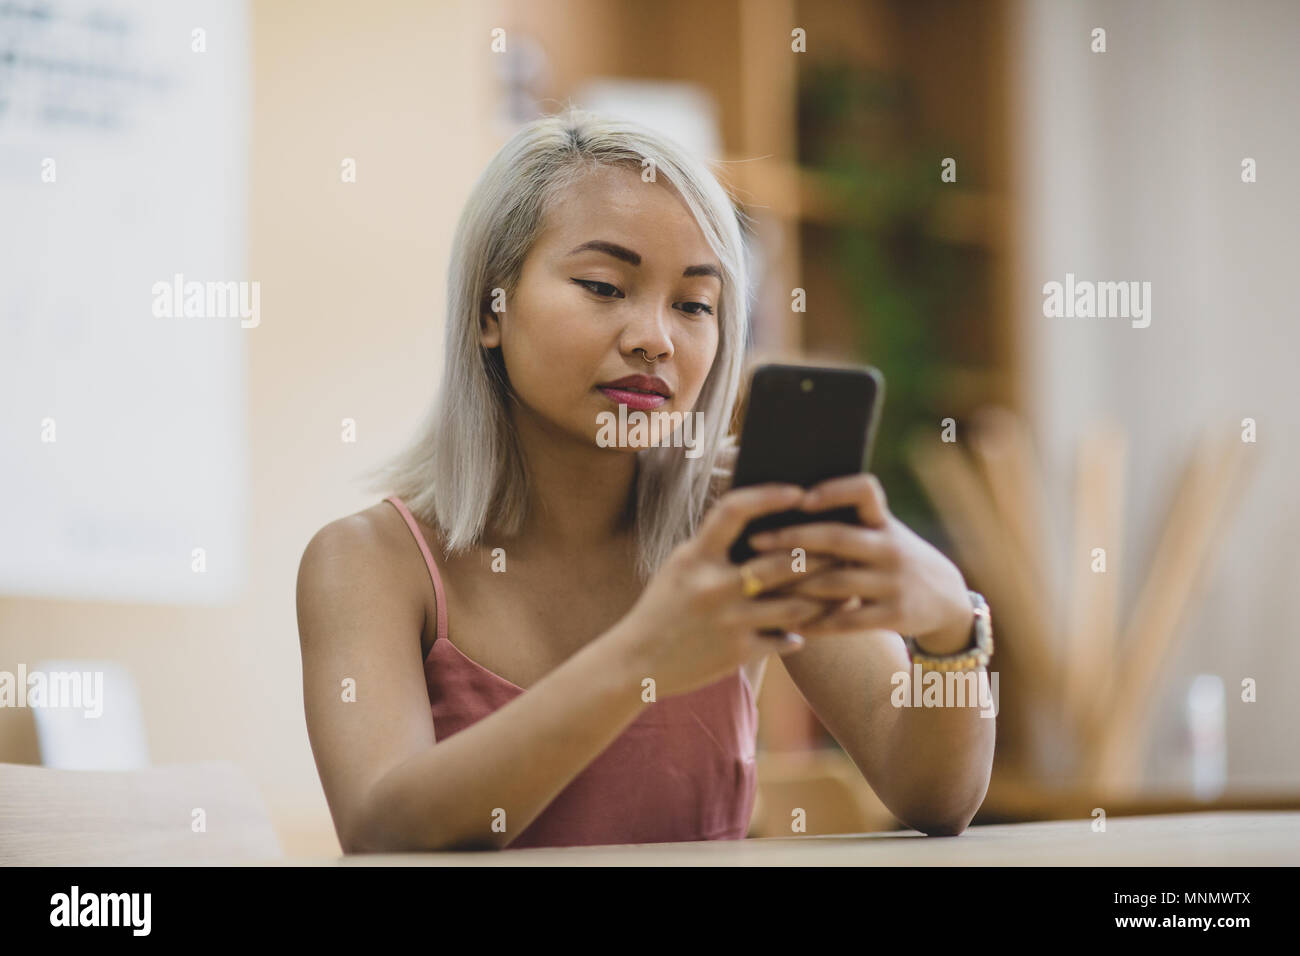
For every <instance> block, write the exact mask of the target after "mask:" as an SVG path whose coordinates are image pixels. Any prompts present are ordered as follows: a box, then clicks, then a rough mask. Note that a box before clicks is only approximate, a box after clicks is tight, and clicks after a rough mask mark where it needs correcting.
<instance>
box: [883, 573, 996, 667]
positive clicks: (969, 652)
mask: <svg viewBox="0 0 1300 956" xmlns="http://www.w3.org/2000/svg"><path fill="white" fill-rule="evenodd" d="M967 593H968V594H969V595H970V600H971V604H972V605H973V606H974V608H975V620H974V621H973V622H972V624H971V640H970V644H969V645H968V646H967V647H965V648H964V649H962V650H960V651H957V652H956V653H955V654H927V653H926V652H925V651H923V650H921V648H920V646H919V645H918V644H917V643H916V638H914V637H904V638H903V643H905V644H906V645H907V656H908V657H910V658H911V659H912V662H913V663H916V664H920V665H921V671H922V672H925V671H969V670H975V669H976V668H979V667H987V666H988V663H989V658H990V657H992V656H993V617H992V615H991V614H990V612H989V602H988V601H986V600H984V595H982V594H980V593H979V592H978V591H968V592H967Z"/></svg>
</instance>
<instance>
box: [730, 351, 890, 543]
mask: <svg viewBox="0 0 1300 956" xmlns="http://www.w3.org/2000/svg"><path fill="white" fill-rule="evenodd" d="M883 395H884V378H883V376H882V375H881V374H880V372H879V371H878V370H877V369H874V368H870V367H866V366H864V367H861V368H818V367H813V366H802V365H762V366H760V367H759V368H758V369H756V370H755V372H754V377H753V382H752V384H751V386H750V393H749V407H748V409H747V410H746V413H745V424H744V426H743V428H742V429H741V433H740V453H739V456H738V457H737V459H736V471H735V477H734V481H733V483H732V487H733V488H740V487H744V486H747V485H760V484H767V483H770V482H779V483H784V484H795V485H800V486H802V487H804V488H811V487H812V486H813V485H816V484H820V483H821V482H823V481H825V480H827V479H828V478H838V477H840V476H842V475H853V474H857V473H859V472H862V471H865V470H867V469H868V468H869V467H870V464H871V446H872V442H873V440H874V437H875V430H876V421H877V419H878V416H879V414H880V405H881V400H882V398H883ZM811 521H845V522H848V523H850V524H857V523H859V522H858V517H857V512H856V511H855V510H854V509H853V508H836V509H833V510H831V511H825V512H820V513H810V512H804V511H783V512H778V513H775V514H770V515H764V516H762V517H760V518H756V519H755V520H753V521H751V522H750V523H749V525H748V526H746V528H745V530H744V531H743V532H742V533H741V535H740V537H739V538H737V539H736V541H735V543H734V544H733V545H732V547H731V552H730V557H731V560H732V562H733V563H736V564H739V563H741V562H744V561H748V560H749V559H750V558H752V557H754V551H753V549H752V548H750V547H749V543H748V539H749V537H750V536H751V535H753V534H757V533H758V532H759V531H767V530H770V529H773V528H785V527H789V526H790V525H795V524H804V523H807V522H811Z"/></svg>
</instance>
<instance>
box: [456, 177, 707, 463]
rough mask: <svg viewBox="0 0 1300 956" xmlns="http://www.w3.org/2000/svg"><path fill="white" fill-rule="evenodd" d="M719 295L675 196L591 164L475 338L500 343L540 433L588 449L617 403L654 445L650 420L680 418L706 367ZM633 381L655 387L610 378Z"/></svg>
mask: <svg viewBox="0 0 1300 956" xmlns="http://www.w3.org/2000/svg"><path fill="white" fill-rule="evenodd" d="M721 293H722V280H721V270H720V267H719V265H718V261H717V258H716V257H715V256H714V255H713V252H712V250H711V249H710V248H709V245H708V242H707V241H705V238H704V235H703V233H702V232H701V231H700V228H699V226H698V225H696V223H695V219H694V218H693V217H692V216H691V214H690V211H689V210H688V209H687V208H686V205H685V204H684V203H683V202H682V200H681V199H680V198H679V196H678V195H677V193H676V191H675V190H674V189H673V188H672V187H671V186H668V185H666V184H660V183H647V182H643V181H642V179H641V176H640V174H639V172H637V171H636V170H633V169H630V168H627V167H600V168H598V169H597V170H596V171H594V172H592V173H590V174H588V175H586V176H585V177H584V178H582V179H580V180H579V181H577V182H576V183H574V184H573V185H572V186H570V187H568V188H567V189H566V190H564V191H563V192H562V194H560V195H559V196H557V197H556V201H555V202H554V203H553V205H552V206H551V211H550V213H549V214H548V216H547V220H546V222H545V224H544V227H543V231H542V233H541V235H540V236H539V237H538V239H537V241H536V242H535V243H534V244H533V247H532V249H531V250H530V251H529V253H528V256H527V258H526V259H525V261H524V264H523V268H522V271H521V274H520V278H519V283H518V287H517V289H516V290H515V293H514V295H513V296H512V297H511V298H509V299H508V301H506V303H505V310H504V311H503V312H502V313H500V314H499V315H498V314H495V313H488V314H487V315H486V316H485V325H484V328H483V332H482V337H481V340H482V342H483V344H484V345H485V346H487V347H488V348H495V347H497V346H500V348H501V352H502V356H503V358H504V361H505V366H506V371H507V374H508V375H509V378H510V382H511V385H512V386H513V388H514V391H515V393H516V394H517V395H518V396H519V400H520V401H521V402H522V403H523V405H524V406H525V409H526V410H527V411H529V412H531V413H533V414H534V415H536V416H538V417H539V418H540V419H541V420H542V421H543V422H544V423H546V424H547V425H550V426H553V427H558V428H559V429H561V430H562V431H563V432H565V433H567V434H570V435H572V436H574V437H578V438H581V439H582V440H584V441H585V442H587V443H592V442H595V441H596V440H597V436H598V432H599V431H600V424H601V422H600V419H599V418H598V416H599V415H600V413H601V412H612V413H614V414H615V415H618V413H619V404H620V403H622V404H626V405H627V406H628V414H629V415H631V414H632V413H633V412H634V411H637V410H640V411H644V412H646V413H647V416H648V419H650V420H651V421H650V422H649V424H650V425H651V428H650V429H649V431H650V433H651V434H653V436H654V437H653V438H652V441H655V442H660V443H662V442H663V441H664V440H665V437H666V436H667V435H668V434H670V432H669V430H668V429H666V428H665V429H664V431H663V432H659V431H658V430H656V429H655V428H654V427H653V426H654V425H655V424H657V423H656V422H655V421H654V420H655V419H656V418H657V416H656V415H655V414H654V413H656V412H669V413H671V412H689V411H691V410H692V409H693V408H694V407H695V402H696V399H697V398H698V397H699V394H700V390H701V389H702V387H703V385H704V380H705V378H706V377H707V375H708V373H709V369H710V368H711V367H712V365H713V358H714V355H715V354H716V353H717V349H718V310H719V307H720V301H721ZM648 360H653V363H651V362H650V361H648ZM636 375H644V376H649V377H654V378H657V379H659V381H658V382H645V381H641V382H632V383H628V382H622V381H621V380H623V379H627V378H628V377H629V376H636ZM620 384H621V385H623V386H624V387H623V388H617V387H611V386H616V385H620ZM641 388H650V389H653V390H655V391H657V392H659V393H660V394H659V395H653V394H652V395H647V394H641V393H640V392H638V391H634V389H641ZM665 421H671V419H665ZM605 434H606V435H608V431H606V432H605ZM694 434H696V435H698V434H699V430H698V429H696V430H695V431H694Z"/></svg>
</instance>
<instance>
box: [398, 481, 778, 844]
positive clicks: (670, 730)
mask: <svg viewBox="0 0 1300 956" xmlns="http://www.w3.org/2000/svg"><path fill="white" fill-rule="evenodd" d="M384 500H385V501H390V502H392V503H393V505H394V506H395V507H396V508H397V510H398V511H399V512H401V515H402V518H403V519H404V520H405V521H406V526H407V527H408V528H410V529H411V534H413V535H414V536H415V541H416V543H417V544H418V545H419V546H420V552H421V553H422V554H423V555H424V563H425V565H427V566H428V568H429V577H430V578H432V579H433V590H434V595H435V597H436V598H437V602H438V610H437V614H438V622H437V627H438V630H437V637H436V638H435V639H434V642H433V646H432V647H431V648H430V650H429V656H428V657H427V658H426V659H425V661H424V678H425V683H426V684H427V686H428V689H429V705H430V708H431V710H432V714H433V725H434V738H435V740H443V739H445V738H447V737H450V736H451V735H452V734H455V733H459V732H460V731H462V730H464V729H465V728H466V727H468V726H470V725H471V724H473V723H474V722H475V721H478V720H482V719H483V718H484V717H486V716H487V715H488V714H490V713H492V712H493V711H494V710H496V709H498V708H499V707H502V706H504V705H505V704H507V703H509V702H510V701H511V700H513V699H514V698H515V697H517V696H518V695H520V694H523V693H527V691H525V690H524V689H523V688H521V687H519V686H517V685H515V684H512V683H511V682H510V681H508V680H506V679H505V678H504V677H499V676H497V675H496V674H494V673H492V672H491V671H489V670H488V669H487V668H485V667H483V666H482V665H480V664H478V663H476V662H475V661H473V660H471V659H470V658H468V657H466V656H465V655H464V654H462V653H461V652H460V650H459V649H458V648H457V647H456V646H455V645H454V644H452V643H451V641H450V640H449V639H448V638H447V602H446V600H444V598H443V590H442V579H441V577H440V576H439V574H438V568H437V565H436V564H435V563H434V560H433V554H432V553H431V552H430V550H429V545H428V544H427V543H426V541H425V540H424V535H423V534H422V533H421V532H420V527H419V525H418V524H417V523H416V521H415V518H414V517H413V516H412V515H411V512H410V510H409V509H408V508H407V507H406V504H405V503H404V502H403V501H402V500H401V499H400V498H398V497H397V496H396V495H390V496H389V497H388V498H386V499H384ZM757 731H758V706H757V704H756V703H755V701H754V694H753V689H752V688H751V687H750V686H749V678H748V677H746V676H745V672H744V670H743V669H740V668H738V669H737V670H736V673H735V674H733V675H731V676H730V677H726V678H724V679H722V680H720V681H718V682H716V683H714V684H710V685H709V686H707V687H701V688H699V689H698V690H694V691H691V692H690V693H687V694H678V695H674V696H672V697H666V698H662V699H660V700H659V701H657V702H656V703H655V704H654V705H653V706H650V707H647V708H646V709H644V710H643V711H642V712H641V713H640V714H639V715H638V716H637V718H636V719H635V720H634V721H633V722H632V723H631V724H629V725H628V727H627V728H626V729H625V730H624V731H623V733H622V734H621V735H619V736H618V737H616V738H615V739H614V741H613V742H612V743H611V744H610V745H609V746H608V747H606V748H605V750H604V751H603V752H601V753H600V754H599V755H598V756H597V757H596V758H595V759H594V760H593V761H592V762H591V763H590V764H588V765H587V767H586V769H584V770H583V771H582V772H581V773H580V774H578V776H577V777H575V778H574V779H573V780H572V781H570V783H569V785H568V786H567V787H565V788H564V789H563V790H561V791H560V793H559V794H558V795H557V796H556V797H555V799H554V800H552V801H551V802H550V804H548V805H547V807H546V809H545V810H543V811H542V812H541V814H539V815H538V817H537V818H536V819H535V820H533V822H532V823H531V824H529V825H528V827H527V828H526V829H524V830H523V831H522V832H521V833H520V834H519V836H518V837H516V838H515V839H514V840H512V841H511V842H510V844H509V847H508V848H509V849H512V850H513V849H521V848H523V847H538V846H587V845H592V844H605V843H673V842H679V841H686V840H740V839H743V838H744V837H745V834H746V833H747V832H748V829H749V820H750V815H751V814H752V812H753V809H754V795H755V792H756V789H757V769H756V765H755V760H754V753H755V742H756V736H757Z"/></svg>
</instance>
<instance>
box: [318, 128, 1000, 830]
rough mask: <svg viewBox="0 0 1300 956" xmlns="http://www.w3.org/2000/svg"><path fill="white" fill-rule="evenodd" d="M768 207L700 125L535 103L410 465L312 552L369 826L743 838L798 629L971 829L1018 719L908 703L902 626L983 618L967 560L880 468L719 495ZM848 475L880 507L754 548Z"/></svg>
mask: <svg viewBox="0 0 1300 956" xmlns="http://www.w3.org/2000/svg"><path fill="white" fill-rule="evenodd" d="M739 215H740V214H739V213H738V212H737V210H736V209H735V207H734V206H733V204H732V203H731V201H730V200H729V198H728V196H727V194H726V192H725V191H724V190H723V189H722V187H721V186H720V185H719V183H718V182H717V180H716V179H715V178H714V177H713V175H712V174H711V173H710V172H709V170H708V169H707V167H706V166H704V165H703V164H701V163H700V162H699V161H698V160H696V159H694V158H692V157H691V156H690V155H688V154H686V153H685V152H684V151H682V150H681V149H680V148H679V147H677V146H676V145H674V144H672V143H671V142H668V141H665V140H664V139H662V138H661V137H659V136H657V135H655V134H653V133H651V132H650V131H647V130H644V129H641V128H639V127H636V126H634V125H632V124H627V123H622V122H616V121H612V120H609V119H606V118H602V117H599V116H596V115H593V114H587V113H582V112H578V111H570V112H569V113H566V114H564V115H561V116H557V117H548V118H543V119H540V120H538V121H536V122H534V123H531V124H529V125H528V126H526V127H525V128H523V129H522V130H520V131H519V132H518V133H517V134H516V135H515V136H514V137H513V138H512V139H511V140H510V142H508V143H507V144H506V145H505V146H504V147H503V148H502V149H501V151H500V152H499V153H498V154H497V155H496V157H495V158H494V159H493V160H492V161H491V163H490V164H489V166H488V168H487V170H486V171H485V173H484V174H483V176H482V177H481V179H480V181H479V182H478V184H477V185H476V187H475V189H474V191H473V194H472V195H471V197H470V199H469V201H468V204H467V206H466V208H465V211H464V213H463V215H462V217H461V220H460V223H459V226H458V231H457V235H456V239H455V244H454V252H453V255H452V262H451V268H450V274H449V291H448V314H447V339H446V350H445V367H444V372H443V377H442V381H441V387H440V391H439V395H438V398H437V401H436V403H435V405H434V407H433V409H432V411H431V413H430V415H429V418H428V420H427V423H426V424H425V426H424V427H423V429H422V431H421V434H420V435H419V437H418V440H417V441H416V442H414V444H413V445H412V447H411V448H410V450H409V451H408V452H406V453H405V454H404V455H402V456H401V457H400V458H399V459H398V460H397V461H395V462H394V463H393V465H392V466H391V467H390V468H389V469H387V470H386V471H385V472H383V474H382V476H381V484H380V485H379V487H382V488H385V489H388V490H390V491H393V492H394V494H392V495H390V496H389V497H388V498H386V499H385V500H384V501H381V502H379V503H378V504H376V505H375V506H373V507H371V508H368V509H366V510H365V511H362V512H359V513H357V514H354V515H351V516H348V517H345V518H341V519H339V520H337V521H334V522H332V523H330V524H328V525H326V526H325V527H324V528H322V529H321V530H320V531H319V532H317V534H316V535H315V536H314V537H313V538H312V540H311V542H310V543H309V544H308V545H307V548H306V550H305V552H304V554H303V557H302V563H301V567H300V569H299V577H298V620H299V633H300V639H301V646H302V656H303V682H304V694H305V700H306V711H307V725H308V731H309V735H310V739H311V745H312V749H313V752H314V754H315V757H316V763H317V767H318V769H319V771H320V775H321V781H322V783H323V785H324V789H325V794H326V797H327V799H328V802H329V806H330V810H331V813H332V815H333V818H334V823H335V827H336V830H337V832H338V836H339V840H340V842H341V844H342V846H343V849H344V851H345V852H348V853H353V852H374V851H384V850H434V849H449V848H470V847H483V848H504V847H507V846H509V847H511V848H517V847H525V846H554V845H574V844H595V843H639V842H667V841H679V840H707V839H740V838H742V837H744V836H745V833H746V830H747V828H748V825H749V816H750V812H751V810H752V807H753V799H754V793H755V767H754V735H755V731H756V724H757V709H756V705H755V698H756V696H757V694H758V690H759V688H760V687H761V684H762V680H763V673H764V668H765V666H766V663H767V659H768V657H769V656H770V655H771V654H773V653H777V654H779V655H782V661H783V664H784V666H785V667H786V668H787V670H789V672H790V674H791V676H792V677H793V679H794V680H795V682H796V683H797V684H798V686H799V688H800V690H801V691H802V692H803V694H804V695H805V696H806V697H807V699H808V701H809V702H810V704H811V705H812V707H813V709H814V710H815V712H816V713H817V715H818V717H820V718H821V720H822V721H823V723H824V724H825V725H826V726H827V728H828V729H829V730H830V731H831V732H832V733H833V734H834V735H835V737H836V738H837V740H839V741H840V743H841V744H842V745H843V746H844V748H845V750H846V751H847V752H848V753H849V755H850V756H851V757H852V758H853V759H854V761H855V762H856V763H857V765H858V767H859V768H860V769H861V770H862V772H863V774H864V776H865V777H866V779H867V780H868V781H869V782H870V784H871V785H872V787H873V788H874V789H875V791H876V792H877V793H878V794H879V795H880V797H881V799H882V800H883V801H884V803H885V804H886V806H888V807H889V809H890V810H891V811H892V812H894V813H895V814H896V815H897V816H898V817H899V818H900V819H901V820H902V821H904V822H905V823H907V824H909V825H911V826H913V827H916V828H917V829H920V830H923V831H925V832H927V833H931V834H939V833H943V834H956V833H960V832H961V831H962V830H963V829H964V828H965V826H966V825H967V824H968V823H969V821H970V819H971V817H972V816H973V815H974V813H975V810H976V809H977V808H978V806H979V804H980V802H981V801H982V799H983V796H984V793H985V791H986V788H987V784H988V776H989V771H990V767H991V762H992V750H993V727H992V724H993V721H990V720H980V719H979V716H978V714H977V712H976V711H975V710H973V709H969V708H926V709H922V708H898V707H895V706H891V703H890V698H891V691H892V690H893V684H891V679H890V675H892V674H894V673H895V672H900V671H909V672H910V664H909V660H908V654H907V652H906V651H905V648H904V644H903V642H902V641H901V640H900V638H899V634H907V635H909V636H911V637H913V638H914V639H915V640H916V642H917V643H916V645H914V649H915V651H916V652H917V653H925V654H933V655H944V654H948V653H951V652H955V651H958V650H961V649H963V648H966V647H967V646H968V645H969V643H970V635H971V631H972V621H973V617H974V614H973V610H972V604H971V600H970V595H969V593H968V592H967V590H966V587H965V584H964V582H963V580H962V577H961V574H960V572H958V570H957V569H956V568H955V567H954V566H953V565H952V563H951V562H949V561H948V560H947V559H946V558H944V557H943V555H942V554H940V553H939V552H938V551H936V550H935V549H934V548H932V547H930V546H929V545H928V544H926V543H925V542H924V541H922V540H921V539H920V538H918V537H917V536H915V535H913V534H912V533H911V532H909V531H908V530H907V529H906V528H905V527H903V526H902V525H901V524H899V523H898V522H897V521H896V520H895V519H893V518H892V517H891V516H890V515H889V513H888V511H887V510H886V504H885V499H884V494H883V492H882V490H881V489H880V487H879V485H878V483H876V482H875V480H874V478H872V477H871V476H865V475H863V476H855V477H853V478H848V479H842V480H839V481H836V482H830V483H827V484H826V485H824V486H821V487H819V488H817V489H812V490H811V491H809V492H805V491H804V490H803V489H800V488H797V487H784V486H765V487H761V488H748V489H737V490H734V491H730V492H727V493H725V494H722V495H721V496H720V497H719V494H718V493H719V491H720V490H721V488H722V487H723V485H724V484H725V480H726V477H727V470H726V466H727V461H728V459H729V446H728V439H727V431H728V427H729V423H730V420H731V412H732V409H733V406H734V404H735V402H736V398H737V391H738V387H739V381H740V376H741V366H742V355H743V349H744V336H745V329H746V324H747V313H746V301H745V299H746V295H745V293H746V289H747V275H746V269H745V261H744V250H743V243H742V237H741V229H740V222H739V219H738V217H739ZM619 405H626V406H629V407H630V408H632V409H633V410H645V409H650V410H653V411H656V412H662V413H673V412H683V413H685V412H691V413H698V417H697V420H698V423H699V428H698V429H697V431H696V435H695V438H696V441H697V443H698V447H697V448H695V449H693V450H691V454H690V455H688V454H687V451H688V449H686V448H683V447H682V445H681V444H680V443H678V444H677V445H675V446H674V445H673V444H672V443H671V441H670V440H669V439H670V438H671V434H670V433H669V432H668V431H666V430H665V429H663V428H659V429H653V428H652V429H651V434H650V435H649V436H648V438H647V439H645V440H642V441H641V442H639V446H640V447H627V445H626V443H625V444H624V445H623V446H621V447H620V446H618V445H614V446H609V445H608V443H607V442H602V441H597V440H596V439H597V434H598V431H599V424H598V423H599V421H600V420H601V418H602V417H603V416H602V413H608V412H617V411H618V410H619ZM844 504H852V505H855V506H856V507H857V508H858V510H859V513H860V514H861V515H862V516H863V519H864V522H865V526H864V527H861V528H857V527H851V526H848V525H842V524H827V523H819V524H809V525H806V526H803V527H800V528H798V529H792V530H791V531H790V532H781V533H778V534H777V535H776V536H775V538H773V539H772V540H771V541H762V540H759V541H756V542H755V544H756V546H757V547H759V548H760V550H761V553H760V555H759V556H758V557H756V558H755V559H753V560H752V561H751V562H749V563H748V564H747V565H746V566H744V567H743V568H740V569H738V568H737V567H736V566H733V565H731V564H730V563H729V562H728V560H727V556H726V555H727V549H728V546H729V545H730V544H731V542H732V541H733V540H734V538H735V537H736V536H737V535H738V534H739V533H740V532H741V530H742V529H743V528H744V526H745V524H746V523H747V521H748V520H749V519H751V518H753V517H755V516H757V515H760V514H763V513H766V512H770V511H780V510H786V509H789V508H792V507H803V508H806V509H808V510H822V509H825V508H830V507H837V506H840V505H844ZM794 547H803V548H805V549H806V551H807V553H808V555H809V560H808V563H807V566H806V568H804V569H802V570H795V567H794V564H795V563H794V562H792V561H791V558H790V554H791V549H792V548H794ZM761 631H769V632H771V633H784V634H785V636H784V637H780V638H777V637H771V636H764V635H763V634H761V633H760V632H761ZM453 642H454V643H453ZM796 652H797V653H796Z"/></svg>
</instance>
